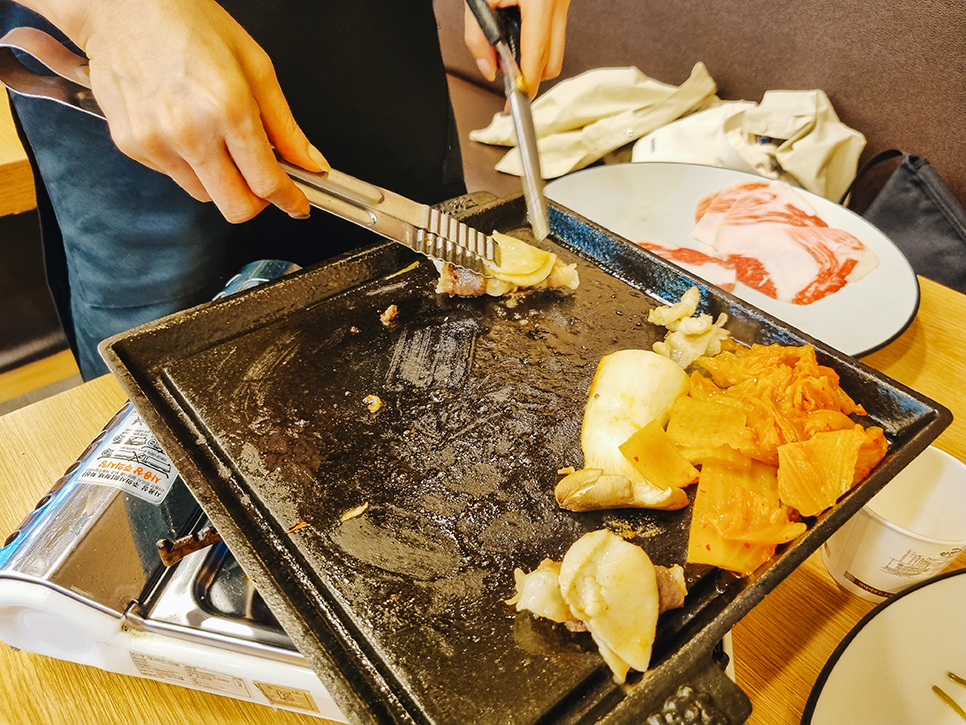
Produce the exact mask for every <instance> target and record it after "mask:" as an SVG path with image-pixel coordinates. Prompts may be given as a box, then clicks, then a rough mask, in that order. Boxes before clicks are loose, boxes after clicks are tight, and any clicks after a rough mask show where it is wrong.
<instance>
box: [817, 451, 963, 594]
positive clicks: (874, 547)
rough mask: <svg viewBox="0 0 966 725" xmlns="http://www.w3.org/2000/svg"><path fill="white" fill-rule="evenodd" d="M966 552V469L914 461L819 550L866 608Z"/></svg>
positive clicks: (935, 455)
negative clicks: (865, 602)
mask: <svg viewBox="0 0 966 725" xmlns="http://www.w3.org/2000/svg"><path fill="white" fill-rule="evenodd" d="M964 549H966V465H963V463H961V462H960V461H959V460H957V459H956V458H953V457H952V456H951V455H949V454H948V453H944V452H943V451H941V450H939V449H938V448H933V447H931V446H930V447H929V448H927V449H926V450H925V451H923V452H922V453H921V454H920V455H919V456H917V457H916V458H915V459H914V460H913V461H912V462H911V463H910V464H909V465H908V466H906V468H904V469H903V470H902V471H900V472H899V475H898V476H896V477H895V478H893V479H892V480H891V481H890V482H889V483H888V484H886V486H885V487H884V488H883V489H882V490H881V491H880V492H879V493H877V494H876V495H875V496H874V497H873V498H872V499H871V500H870V501H869V502H868V503H867V504H866V505H865V506H864V507H863V508H862V509H860V510H859V512H858V513H856V514H855V516H853V517H852V518H851V519H849V520H848V521H847V522H846V523H845V524H844V525H843V526H842V528H840V529H839V530H838V531H836V532H835V533H834V534H832V536H830V537H829V538H828V540H827V541H826V542H825V544H824V545H823V546H822V559H823V560H824V561H825V566H826V568H827V569H828V571H829V573H830V574H831V575H832V578H833V579H835V581H836V582H837V583H838V584H839V586H841V587H842V588H843V589H845V590H846V591H848V592H851V593H852V594H855V595H857V596H860V597H862V598H863V599H867V600H869V601H870V602H882V601H884V600H886V599H888V598H889V597H891V596H892V595H893V594H896V593H898V592H900V591H902V590H903V589H906V588H907V587H910V586H912V585H913V584H916V583H917V582H920V581H922V580H924V579H928V578H929V577H931V576H934V575H936V574H939V573H940V572H942V571H943V570H944V569H945V568H946V567H947V566H948V565H949V563H950V562H951V561H952V560H953V559H955V558H956V557H957V556H958V555H959V554H960V553H961V552H962V551H963V550H964Z"/></svg>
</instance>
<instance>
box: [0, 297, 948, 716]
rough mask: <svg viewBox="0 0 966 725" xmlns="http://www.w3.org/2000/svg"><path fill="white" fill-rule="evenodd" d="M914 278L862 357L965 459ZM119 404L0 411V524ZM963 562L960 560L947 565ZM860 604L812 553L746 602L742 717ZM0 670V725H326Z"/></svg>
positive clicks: (147, 689) (932, 313) (196, 698)
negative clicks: (939, 422)
mask: <svg viewBox="0 0 966 725" xmlns="http://www.w3.org/2000/svg"><path fill="white" fill-rule="evenodd" d="M920 284H921V288H922V302H921V306H920V310H919V314H918V315H917V317H916V319H915V320H914V321H913V323H912V324H911V326H910V327H909V328H908V329H907V330H906V331H905V332H904V333H903V334H902V335H901V336H900V337H899V338H898V339H897V340H895V341H894V342H892V343H891V344H890V345H888V346H887V347H885V348H883V349H882V350H880V351H878V352H876V353H874V354H872V355H869V356H867V357H866V358H865V359H864V361H865V362H866V363H868V364H870V365H871V366H872V367H874V368H877V369H878V370H881V371H882V372H884V373H886V374H888V375H889V376H891V377H893V378H895V379H896V380H898V381H900V382H902V383H905V384H906V385H909V386H910V387H912V388H914V389H916V390H918V391H920V392H922V393H924V394H926V395H928V396H930V397H932V398H933V399H935V400H937V401H939V402H940V403H942V404H943V405H945V406H947V407H948V408H950V409H951V410H952V411H953V414H954V416H955V418H956V419H955V421H954V422H953V424H952V425H951V426H950V428H949V429H947V431H946V432H945V433H943V434H942V435H941V436H940V438H939V439H938V440H937V441H936V443H935V445H936V446H937V447H939V448H942V449H943V450H945V451H947V452H949V453H951V454H953V455H954V456H956V457H957V458H960V459H962V460H966V387H964V386H963V381H966V296H963V295H960V294H958V293H956V292H953V291H951V290H949V289H947V288H945V287H942V286H940V285H938V284H935V283H933V282H931V281H929V280H924V279H921V280H920ZM124 400H125V398H124V394H123V393H122V391H121V389H120V387H119V386H118V384H117V383H116V381H115V380H114V379H113V378H112V377H110V376H105V377H103V378H100V379H98V380H95V381H93V382H90V383H87V384H84V385H82V386H80V387H78V388H74V389H72V390H69V391H66V392H64V393H61V394H59V395H57V396H55V397H53V398H50V399H48V400H44V401H41V402H39V403H36V404H34V405H32V406H30V407H28V408H24V409H22V410H18V411H15V412H13V413H10V414H8V415H6V416H3V417H2V418H0V485H2V487H3V492H4V495H3V496H2V497H0V532H9V531H12V530H13V529H15V528H16V527H17V525H18V524H19V523H20V521H21V520H22V519H23V517H24V515H25V514H26V513H27V512H28V511H30V509H31V508H32V507H33V505H34V503H35V502H36V501H37V500H38V499H39V498H40V497H41V496H42V495H43V494H44V493H46V492H47V491H48V489H49V488H50V486H51V485H52V484H53V482H54V481H56V480H57V478H59V477H60V476H61V474H62V473H63V472H64V470H65V469H66V468H67V466H69V465H70V464H71V463H72V462H73V461H74V460H75V459H76V458H77V456H78V455H79V454H80V452H81V451H83V450H84V448H85V447H86V446H87V444H88V443H89V442H90V441H91V440H92V439H93V438H94V437H95V436H96V435H97V433H98V432H99V431H100V429H101V428H102V427H103V425H104V424H105V423H106V422H107V421H108V420H109V419H110V418H111V416H112V415H113V414H114V413H115V412H116V411H117V410H118V409H119V408H120V407H121V405H122V404H123V403H124ZM963 565H966V558H963V557H961V558H960V559H959V560H958V561H957V562H956V566H963ZM871 608H872V604H870V603H868V602H865V601H863V600H860V599H858V598H856V597H853V596H852V595H850V594H846V593H844V592H842V591H841V590H840V589H838V587H837V586H836V585H835V584H834V583H833V582H832V580H831V578H830V577H829V575H828V573H827V572H826V571H825V568H824V566H823V565H822V562H821V558H820V556H819V555H814V556H812V557H811V558H810V559H809V560H808V561H807V562H806V563H805V564H803V565H802V566H801V567H799V568H798V569H797V570H796V571H795V572H793V573H792V574H791V575H790V576H789V577H788V578H787V579H786V580H785V581H784V582H783V583H781V584H780V585H779V586H778V587H777V588H776V589H775V590H774V591H773V592H772V593H771V594H769V595H768V596H767V597H766V598H765V599H764V601H763V602H761V603H760V604H759V605H758V606H757V607H755V608H754V609H753V610H752V611H751V612H750V613H749V614H748V615H747V616H746V617H745V618H744V619H743V620H742V621H741V622H740V623H739V624H738V625H737V626H736V627H735V629H734V652H735V660H736V673H737V679H738V683H739V685H740V686H741V687H742V688H743V689H744V690H745V692H747V693H748V695H749V697H750V698H751V700H752V704H753V706H754V712H753V714H752V716H751V719H750V720H749V723H751V725H786V724H787V725H792V724H794V723H799V722H800V721H801V715H802V711H803V708H804V706H805V702H806V699H807V698H808V694H809V691H810V689H811V687H812V685H813V683H814V682H815V679H816V677H817V676H818V674H819V672H820V670H821V668H822V666H823V665H824V664H825V662H826V660H827V659H828V657H829V655H830V654H831V653H832V651H833V650H834V649H835V647H836V645H837V644H838V643H839V642H840V641H841V640H842V638H843V637H844V636H845V635H846V634H847V633H848V631H849V630H850V629H851V628H852V627H853V626H854V625H855V623H856V622H857V621H858V620H859V619H860V618H861V617H862V616H863V615H864V614H866V613H867V612H868V611H869V610H870V609H871ZM0 672H2V673H3V675H2V680H3V685H2V687H0V691H2V694H0V722H2V723H9V724H10V725H46V724H47V723H50V724H56V725H59V724H61V723H63V724H65V725H66V724H70V725H86V724H88V723H89V724H90V725H114V724H118V725H121V724H123V725H134V724H144V725H154V724H158V725H162V724H175V723H189V722H201V723H205V725H222V724H226V725H227V724H229V723H230V724H232V725H248V724H249V723H250V724H252V725H254V724H255V723H259V724H261V725H269V724H276V723H277V724H288V723H303V724H304V723H324V722H326V721H323V720H319V719H316V718H313V717H310V716H306V715H299V714H295V713H289V712H285V711H280V710H272V709H270V708H268V707H264V706H261V705H255V704H250V703H246V702H242V701H238V700H233V699H229V698H226V697H221V696H218V695H213V694H208V693H205V692H199V691H194V690H188V689H184V688H180V687H176V686H173V685H167V684H163V683H158V682H153V681H150V680H144V679H139V678H134V677H129V676H125V675H117V674H112V673H108V672H103V671H101V670H97V669H94V668H92V667H86V666H82V665H76V664H72V663H68V662H62V661H59V660H55V659H51V658H48V657H43V656H40V655H34V654H31V653H27V652H19V651H13V650H12V649H11V648H10V647H8V646H7V645H2V644H0Z"/></svg>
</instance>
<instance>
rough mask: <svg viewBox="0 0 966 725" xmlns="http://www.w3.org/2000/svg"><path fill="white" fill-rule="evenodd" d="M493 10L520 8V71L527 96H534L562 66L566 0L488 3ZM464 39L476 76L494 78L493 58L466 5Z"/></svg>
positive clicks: (508, 0)
mask: <svg viewBox="0 0 966 725" xmlns="http://www.w3.org/2000/svg"><path fill="white" fill-rule="evenodd" d="M489 4H490V6H491V7H494V8H504V7H511V6H513V5H517V6H519V8H520V72H521V73H523V77H524V79H525V80H526V82H527V88H528V89H529V91H530V97H531V98H533V97H534V96H536V95H537V89H538V88H539V87H540V82H541V81H545V80H549V79H551V78H556V77H557V76H558V75H560V70H561V68H562V66H563V55H564V44H565V40H566V34H567V11H568V10H569V8H570V0H489ZM465 12H466V21H465V30H464V40H465V42H466V47H467V48H469V50H470V53H472V54H473V57H474V58H475V59H476V64H477V66H479V68H480V73H482V74H483V76H484V77H485V78H486V79H487V80H490V81H492V80H493V79H494V78H496V68H497V57H496V51H495V50H494V49H493V46H491V45H490V44H489V42H488V41H487V39H486V36H485V35H483V31H482V30H480V26H479V24H478V23H477V22H476V18H475V17H474V15H473V12H472V11H471V10H470V8H469V6H467V7H466V11H465Z"/></svg>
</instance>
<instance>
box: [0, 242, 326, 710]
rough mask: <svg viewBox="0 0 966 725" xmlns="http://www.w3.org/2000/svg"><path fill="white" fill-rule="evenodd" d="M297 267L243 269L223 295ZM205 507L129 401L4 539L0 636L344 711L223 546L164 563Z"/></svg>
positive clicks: (169, 677)
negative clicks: (169, 546)
mask: <svg viewBox="0 0 966 725" xmlns="http://www.w3.org/2000/svg"><path fill="white" fill-rule="evenodd" d="M293 269H297V267H295V266H294V265H289V264H288V263H285V262H276V261H263V262H257V263H254V264H252V265H249V266H247V267H246V268H245V269H243V270H242V271H241V272H240V273H239V274H238V275H237V276H236V277H234V278H233V279H232V280H231V281H230V282H229V283H228V285H227V286H226V288H225V290H224V291H223V292H222V293H221V295H219V296H225V295H228V294H231V293H233V292H236V291H241V290H243V289H248V288H250V287H252V286H254V285H256V284H259V283H261V282H263V281H266V280H268V279H273V278H275V277H278V276H281V275H282V274H285V273H286V272H288V271H291V270H293ZM206 525H207V519H205V517H204V514H203V512H202V510H201V507H200V506H199V505H198V503H197V502H196V501H195V499H194V497H193V496H192V495H191V493H190V492H189V491H188V489H187V488H186V487H185V485H184V483H183V482H182V480H181V478H180V477H179V476H178V473H177V471H176V470H175V467H174V465H173V464H172V462H171V460H170V459H169V458H168V456H167V455H166V454H165V453H164V451H163V450H162V448H161V446H160V445H158V442H157V439H156V438H155V437H154V435H152V434H151V432H150V430H149V429H148V427H147V425H146V424H145V423H144V421H143V420H142V419H141V417H140V415H139V414H138V413H137V411H136V410H135V408H134V407H133V406H132V405H131V404H130V403H127V404H126V405H125V406H124V407H123V408H122V409H121V410H120V411H119V412H118V414H117V415H116V416H115V417H114V418H113V419H112V420H111V421H110V422H109V423H108V424H107V425H106V426H105V428H104V429H103V431H102V432H101V434H100V435H99V436H98V437H97V438H96V439H95V440H94V441H93V442H92V443H91V444H90V445H89V446H88V448H87V449H86V450H85V451H84V452H83V453H82V454H81V456H80V457H79V459H78V460H77V462H76V463H74V464H73V465H72V466H71V467H70V468H69V469H68V471H67V472H66V473H65V474H64V476H63V477H61V479H60V480H58V481H57V482H56V484H55V485H54V487H53V488H52V489H51V491H50V492H49V493H48V494H47V495H46V496H44V498H43V499H41V501H40V502H38V504H37V507H36V508H35V510H34V511H33V512H32V513H31V514H29V515H28V516H27V518H26V519H25V520H24V522H23V523H22V524H21V525H20V527H19V528H18V529H17V530H16V531H15V532H13V533H12V534H11V535H10V536H9V537H8V538H7V540H6V542H5V543H4V546H3V548H2V549H0V640H3V641H5V642H7V643H8V644H10V645H11V646H14V647H17V648H19V649H23V650H27V651H30V652H36V653H39V654H43V655H48V656H51V657H56V658H59V659H64V660H70V661H73V662H78V663H81V664H86V665H92V666H94V667H99V668H101V669H104V670H109V671H112V672H119V673H122V674H128V675H134V676H139V677H146V678H150V679H154V680H161V681H165V682H170V683H173V684H177V685H182V686H184V687H190V688H194V689H199V690H207V691H209V692H214V693H217V694H221V695H227V696H230V697H235V698H238V699H242V700H249V701H252V702H258V703H262V704H265V705H270V706H272V707H277V708H283V709H287V710H295V711H299V712H305V713H311V714H314V715H318V716H320V717H327V718H331V719H334V720H345V718H344V717H343V715H342V713H341V712H340V711H339V709H338V708H337V707H336V705H335V704H334V703H333V701H332V698H331V697H330V696H329V694H328V692H326V690H325V688H324V687H323V686H322V683H321V682H320V681H319V679H318V677H317V676H316V675H315V673H314V672H313V671H312V669H311V668H310V667H309V666H308V665H307V664H306V663H305V660H304V658H303V657H302V655H300V654H299V652H298V651H297V650H296V648H295V646H294V645H293V644H292V641H291V640H290V639H289V638H288V637H287V636H286V635H285V633H284V631H283V630H282V628H281V626H280V625H279V623H278V621H277V620H276V619H275V617H274V616H273V615H272V613H271V611H269V609H268V607H267V606H266V604H265V602H264V600H263V599H262V598H261V596H260V595H259V594H258V592H257V591H256V590H255V588H254V587H253V586H252V584H251V581H250V580H249V579H248V577H247V576H246V575H245V573H244V572H243V571H242V570H241V567H240V566H239V565H238V563H237V561H236V560H235V558H234V557H233V556H232V555H231V552H230V551H229V550H228V548H227V547H226V546H225V545H224V544H222V543H217V544H215V545H214V546H210V547H206V548H204V549H199V550H197V551H194V552H193V553H189V554H188V555H187V556H184V557H183V558H182V559H181V560H180V561H178V562H177V563H174V564H173V565H171V566H165V565H164V563H163V562H162V559H161V558H159V555H158V542H159V541H171V540H177V539H178V538H179V537H185V536H191V535H193V534H196V532H199V531H205V530H206Z"/></svg>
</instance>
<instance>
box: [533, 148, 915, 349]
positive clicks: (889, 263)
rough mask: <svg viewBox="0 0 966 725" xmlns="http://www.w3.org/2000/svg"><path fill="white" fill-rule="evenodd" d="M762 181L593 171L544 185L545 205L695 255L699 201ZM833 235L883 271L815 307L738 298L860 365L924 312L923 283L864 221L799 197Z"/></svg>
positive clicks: (725, 173)
mask: <svg viewBox="0 0 966 725" xmlns="http://www.w3.org/2000/svg"><path fill="white" fill-rule="evenodd" d="M744 180H757V181H761V180H762V178H761V177H759V176H755V175H754V174H748V173H745V172H743V171H733V170H731V169H720V168H717V167H713V166H699V165H697V164H677V163H664V162H646V163H633V164H613V165H609V166H595V167H593V168H590V169H584V170H583V171H578V172H575V173H573V174H569V175H567V176H564V177H561V178H559V179H556V180H555V181H552V182H550V183H548V184H547V187H546V195H547V198H549V199H551V200H552V201H555V202H556V203H558V204H560V205H561V206H565V207H567V208H568V209H570V210H572V211H574V212H576V213H577V214H580V215H581V216H583V217H586V218H587V219H589V220H590V221H592V222H595V223H597V224H599V225H601V226H602V227H605V228H607V229H609V230H610V231H612V232H614V233H616V234H619V235H620V236H622V237H624V238H626V239H628V240H629V241H631V242H638V241H643V240H647V239H658V240H663V241H667V242H672V243H674V244H677V245H680V246H683V247H691V248H694V249H697V244H696V243H695V242H694V240H693V239H692V237H691V232H692V230H693V228H694V211H695V206H696V204H697V202H698V200H699V199H701V198H702V197H704V196H706V195H707V194H710V193H711V192H714V191H718V190H719V189H722V188H724V187H725V186H727V185H728V184H731V183H733V182H736V181H744ZM796 191H797V192H798V193H800V194H802V196H804V197H805V198H806V199H807V200H808V202H809V204H811V205H812V206H813V208H814V209H815V211H816V213H817V214H818V216H819V217H821V219H822V220H823V221H825V223H826V224H828V225H829V226H830V227H835V228H838V229H844V230H845V231H847V232H849V233H851V234H853V235H855V236H856V237H857V238H858V239H859V240H860V241H861V242H862V243H863V244H865V245H866V246H867V247H868V248H869V249H871V250H872V251H873V252H874V253H875V254H876V256H877V257H878V258H879V266H878V267H877V268H876V269H874V270H873V271H872V272H870V273H869V274H868V275H866V276H865V277H863V278H862V279H860V280H858V281H857V282H850V283H849V284H847V285H846V286H845V287H843V288H842V289H840V290H839V291H838V292H835V293H834V294H831V295H829V296H827V297H825V298H823V299H821V300H818V301H817V302H813V303H812V304H810V305H793V304H790V303H787V302H779V301H778V300H774V299H772V298H770V297H767V296H766V295H763V294H761V293H760V292H757V291H755V290H753V289H751V288H750V287H746V286H745V285H743V284H740V283H739V284H736V285H735V289H734V292H733V294H734V295H735V296H736V297H740V298H741V299H743V300H744V301H746V302H749V303H751V304H753V305H754V306H755V307H758V308H759V309H761V310H764V311H765V312H768V313H770V314H772V315H774V316H775V317H777V318H778V319H779V320H782V321H783V322H786V323H788V324H790V325H792V326H794V327H796V328H798V329H799V330H801V331H803V332H805V333H808V334H809V335H811V336H812V337H815V338H817V339H819V340H821V341H822V342H824V343H826V344H828V345H831V346H832V347H834V348H836V349H837V350H841V351H842V352H844V353H846V354H848V355H852V356H855V357H858V356H860V355H865V354H867V353H870V352H872V351H873V350H877V349H878V348H880V347H882V346H884V345H886V344H888V343H889V342H891V341H892V340H894V339H895V338H896V337H897V336H898V335H900V334H901V333H902V331H903V330H905V329H906V327H908V326H909V323H911V322H912V319H913V317H915V315H916V311H917V310H918V308H919V282H918V280H917V279H916V275H915V272H913V270H912V267H911V266H910V265H909V262H908V261H907V260H906V258H905V257H904V256H903V254H902V252H900V251H899V249H898V247H896V246H895V245H894V244H893V243H892V242H891V241H889V239H888V238H887V237H886V236H885V235H884V234H883V233H882V232H880V231H879V230H878V229H876V228H875V227H874V226H872V225H871V224H869V223H868V222H867V221H865V220H864V219H863V218H862V217H860V216H859V215H857V214H855V213H854V212H852V211H849V210H848V209H846V208H844V207H842V206H840V205H838V204H835V203H833V202H831V201H829V200H828V199H824V198H822V197H820V196H818V195H816V194H812V193H810V192H807V191H803V190H800V189H796Z"/></svg>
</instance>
